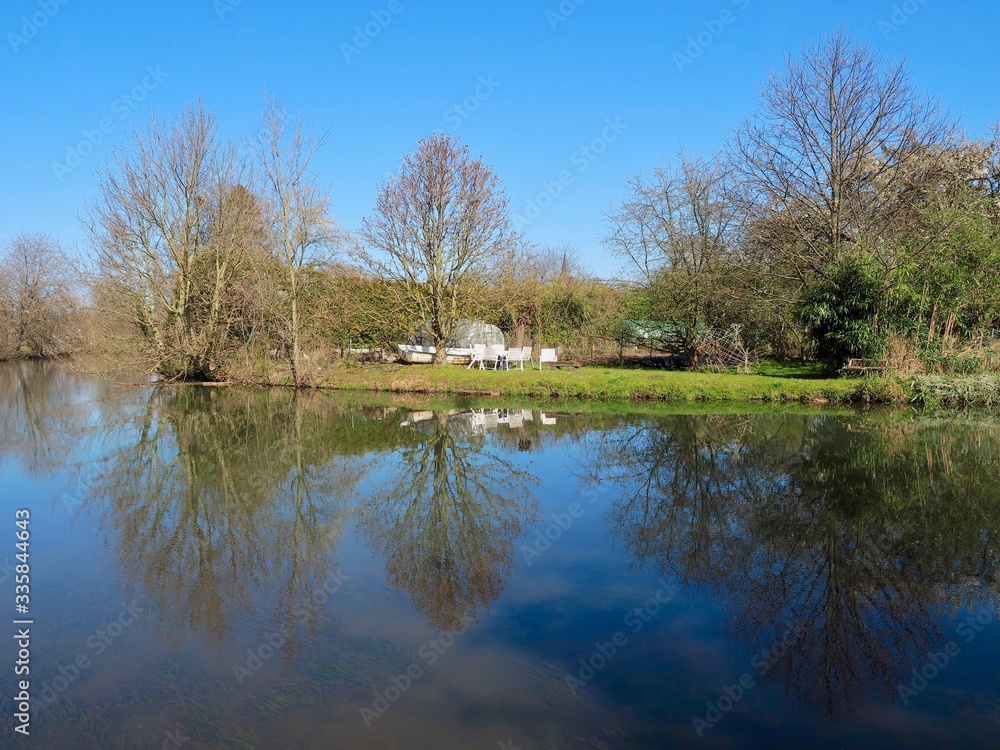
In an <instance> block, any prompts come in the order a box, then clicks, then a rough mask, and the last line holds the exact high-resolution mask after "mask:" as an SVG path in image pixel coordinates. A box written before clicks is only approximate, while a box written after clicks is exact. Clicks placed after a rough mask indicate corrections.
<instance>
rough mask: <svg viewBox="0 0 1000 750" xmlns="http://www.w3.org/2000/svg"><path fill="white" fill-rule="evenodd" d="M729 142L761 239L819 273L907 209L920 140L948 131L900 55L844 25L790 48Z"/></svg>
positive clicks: (874, 242)
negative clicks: (892, 57) (885, 52)
mask: <svg viewBox="0 0 1000 750" xmlns="http://www.w3.org/2000/svg"><path fill="white" fill-rule="evenodd" d="M758 102H759V109H758V111H757V112H756V113H754V114H752V115H751V116H750V117H749V118H748V119H747V120H746V121H745V122H744V123H743V125H742V126H741V128H739V129H738V130H737V132H736V134H735V136H734V138H733V147H734V151H735V154H736V156H737V162H738V165H739V167H740V170H741V175H740V176H741V178H742V180H743V181H744V182H745V184H746V185H748V187H749V190H750V198H751V200H750V201H749V205H750V208H751V209H752V213H751V218H754V219H758V220H760V219H764V218H767V217H773V216H774V215H775V214H777V215H779V216H780V221H774V220H771V221H758V222H757V224H756V228H757V229H758V231H765V230H768V229H770V230H773V232H772V233H771V234H770V235H768V236H767V237H764V238H762V239H763V241H764V242H766V243H767V244H768V245H769V246H770V247H772V248H773V250H774V251H775V252H777V253H781V254H784V256H785V260H786V261H787V262H788V263H789V264H790V265H791V266H792V267H793V268H794V269H795V270H796V272H797V273H798V274H799V275H800V276H801V277H803V278H804V279H808V278H809V277H811V276H812V275H814V274H822V273H823V271H824V269H825V268H826V267H827V266H828V264H829V263H830V262H831V261H834V260H837V259H838V258H840V257H841V256H842V255H843V254H844V253H845V252H847V251H851V250H853V251H861V252H865V251H869V252H870V251H872V250H873V249H875V248H876V247H878V245H879V243H880V241H881V240H883V239H884V238H885V236H886V233H887V232H889V231H890V229H891V227H892V226H893V224H894V222H896V220H897V218H898V217H899V215H900V214H901V213H902V212H904V211H905V210H906V208H907V202H906V195H905V191H903V190H902V188H903V187H904V186H905V184H906V182H907V180H908V179H909V178H910V170H909V169H908V161H909V159H910V157H912V155H913V154H914V153H915V148H914V146H915V145H917V144H920V145H926V144H936V143H942V142H945V141H947V140H948V138H949V134H950V127H949V126H948V125H947V123H946V122H945V120H944V118H943V117H942V116H941V115H940V113H939V111H938V108H937V106H936V105H935V104H934V103H933V102H931V101H929V100H928V99H927V98H926V97H924V96H922V95H920V94H919V93H918V92H917V91H916V90H915V88H914V86H913V84H912V83H911V81H910V76H909V73H908V72H907V70H906V68H905V66H904V65H903V64H901V63H900V64H890V63H887V62H886V61H885V60H884V59H883V58H882V57H881V56H880V55H879V54H878V53H877V52H876V51H875V50H874V49H873V48H872V47H871V46H870V45H868V44H866V43H861V42H858V41H856V40H855V39H853V38H852V37H851V36H849V35H848V34H847V33H846V32H843V31H841V32H838V33H836V34H833V35H831V36H829V37H827V38H825V39H823V40H822V41H820V42H819V43H817V44H814V45H813V46H810V47H806V48H804V49H803V50H802V52H801V54H800V55H799V56H798V57H792V56H788V57H787V58H786V60H785V65H784V69H783V70H780V71H775V72H773V73H772V74H771V75H770V77H769V78H768V80H767V81H766V82H765V83H764V84H763V85H762V86H761V87H760V90H759V97H758Z"/></svg>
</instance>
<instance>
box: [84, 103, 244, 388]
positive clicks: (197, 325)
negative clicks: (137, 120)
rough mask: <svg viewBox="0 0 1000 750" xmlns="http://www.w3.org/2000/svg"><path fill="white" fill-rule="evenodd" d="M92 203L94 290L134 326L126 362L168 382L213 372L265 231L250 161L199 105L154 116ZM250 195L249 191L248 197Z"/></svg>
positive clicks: (100, 182)
mask: <svg viewBox="0 0 1000 750" xmlns="http://www.w3.org/2000/svg"><path fill="white" fill-rule="evenodd" d="M96 178H97V188H98V196H97V198H96V199H95V200H94V201H93V202H92V203H91V204H90V205H89V207H88V219H87V228H88V230H89V234H90V239H91V245H92V247H93V249H94V255H95V258H94V259H95V266H96V277H95V278H94V296H95V298H96V300H97V302H98V305H99V307H100V308H101V310H102V312H103V313H104V314H105V315H106V316H110V318H111V319H112V320H113V321H115V323H114V325H113V326H111V328H112V329H113V330H112V333H111V334H109V335H118V334H121V333H125V332H127V336H128V342H127V343H126V344H123V345H122V346H121V347H120V349H121V351H122V352H123V353H124V352H127V353H128V356H129V358H130V360H131V361H130V362H129V363H128V364H130V365H132V366H141V367H143V368H145V369H148V370H149V371H150V372H156V373H158V374H160V375H162V376H164V377H167V378H194V379H210V378H212V377H214V373H215V371H216V366H217V364H218V363H219V361H220V359H221V357H222V354H223V352H224V347H225V345H226V343H227V340H228V334H229V329H228V319H227V305H228V304H229V301H230V292H231V291H232V284H233V279H234V275H235V273H236V271H237V270H238V268H239V267H240V265H241V264H244V263H245V262H246V261H247V258H248V255H247V247H248V245H249V244H250V243H251V242H253V241H256V238H257V237H259V233H260V211H259V207H258V206H257V203H256V201H254V200H250V199H248V198H247V196H246V193H245V191H242V190H241V189H240V187H239V186H240V185H241V184H242V183H243V182H244V181H245V174H244V166H243V164H242V162H241V160H240V158H239V156H238V154H237V152H236V150H235V149H234V148H233V146H232V145H231V144H225V143H222V142H220V140H219V138H218V135H217V128H216V122H215V118H214V116H212V115H211V114H209V113H208V112H206V111H205V110H204V108H203V107H202V105H201V103H200V102H199V103H197V104H194V105H191V106H189V107H187V108H186V109H185V110H183V111H182V112H181V113H180V114H179V115H178V116H177V117H176V118H174V120H173V121H172V122H164V121H163V120H162V119H161V118H159V117H157V116H156V115H153V116H152V117H151V118H150V120H149V121H148V122H147V123H146V124H145V125H142V126H139V127H137V128H136V130H135V131H134V132H133V134H132V136H131V137H130V139H129V140H128V141H127V142H126V144H125V145H124V146H123V147H122V148H121V149H119V150H118V151H116V152H115V153H114V155H113V156H112V157H111V158H110V160H109V162H108V163H107V164H105V165H102V167H101V168H100V169H99V170H98V172H97V175H96ZM241 196H242V197H241Z"/></svg>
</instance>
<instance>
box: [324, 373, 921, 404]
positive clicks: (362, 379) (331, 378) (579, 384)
mask: <svg viewBox="0 0 1000 750" xmlns="http://www.w3.org/2000/svg"><path fill="white" fill-rule="evenodd" d="M311 385H313V386H315V387H319V388H324V389H333V390H351V391H370V392H379V393H416V394H440V395H447V396H481V397H493V398H501V397H502V398H507V397H518V398H541V399H588V400H590V399H594V400H608V401H633V402H634V401H661V402H685V401H688V402H723V403H724V402H746V403H752V402H760V403H815V404H856V403H858V404H876V403H877V404H905V403H910V401H911V400H912V396H913V390H912V388H911V387H910V386H909V385H908V383H906V382H905V381H903V380H900V379H897V378H892V377H866V378H821V377H815V376H813V375H810V376H806V377H796V376H776V375H763V374H761V375H737V374H729V373H703V372H676V371H669V372H664V371H648V370H627V369H616V368H606V367H581V368H579V369H576V370H555V369H551V370H549V369H547V370H545V371H543V372H539V371H538V370H526V371H525V372H521V371H520V370H515V371H511V372H503V371H500V372H494V371H492V370H487V371H480V370H466V369H464V368H460V367H431V366H412V365H410V366H408V365H341V366H337V367H334V368H330V369H329V370H328V371H327V372H326V373H324V374H323V376H322V377H321V378H319V379H317V380H316V381H314V382H313V383H311Z"/></svg>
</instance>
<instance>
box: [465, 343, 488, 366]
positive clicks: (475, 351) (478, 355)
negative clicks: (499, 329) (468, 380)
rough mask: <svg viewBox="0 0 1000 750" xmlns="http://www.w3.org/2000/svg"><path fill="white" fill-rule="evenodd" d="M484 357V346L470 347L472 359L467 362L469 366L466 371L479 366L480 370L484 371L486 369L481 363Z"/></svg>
mask: <svg viewBox="0 0 1000 750" xmlns="http://www.w3.org/2000/svg"><path fill="white" fill-rule="evenodd" d="M485 357H486V344H473V345H472V359H471V360H470V361H469V366H468V367H466V368H465V369H466V370H470V369H472V366H473V365H479V369H480V370H485V369H486V367H485V366H484V364H483V361H484V359H485Z"/></svg>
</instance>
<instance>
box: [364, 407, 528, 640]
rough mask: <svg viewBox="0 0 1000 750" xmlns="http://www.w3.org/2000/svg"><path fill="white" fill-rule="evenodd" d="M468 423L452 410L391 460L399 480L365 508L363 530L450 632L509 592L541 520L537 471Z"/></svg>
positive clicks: (396, 581)
mask: <svg viewBox="0 0 1000 750" xmlns="http://www.w3.org/2000/svg"><path fill="white" fill-rule="evenodd" d="M467 422H468V423H470V424H471V422H470V420H469V419H468V418H467V415H462V414H456V415H452V416H450V417H449V416H448V415H447V414H444V413H437V414H435V415H434V416H433V418H432V419H427V420H423V421H421V422H419V423H418V424H417V427H418V429H419V431H420V434H422V435H423V439H421V440H420V441H419V442H417V443H416V444H414V445H411V446H407V447H404V448H402V449H401V450H400V452H399V454H398V456H395V457H393V458H392V459H391V460H390V461H389V462H387V464H386V467H385V470H386V471H388V472H389V474H390V476H389V478H388V479H387V480H386V481H385V483H384V485H383V486H381V487H379V488H377V490H376V492H374V493H373V494H372V495H371V496H370V497H368V498H365V499H363V501H362V505H361V521H360V528H361V529H362V531H363V532H364V534H365V535H366V536H367V537H368V539H369V540H370V542H371V545H372V547H373V548H374V549H375V550H376V552H377V554H379V555H381V556H383V557H385V558H386V560H387V563H386V565H387V570H388V576H389V582H390V583H391V584H392V585H393V586H396V587H398V588H400V589H402V590H404V591H406V592H408V593H409V595H410V596H411V598H412V599H413V602H414V604H415V606H416V607H417V608H418V609H419V610H421V611H422V612H424V613H425V615H426V616H427V618H428V620H429V621H430V622H431V623H432V624H433V625H434V626H435V627H439V628H441V629H443V630H456V629H460V628H461V627H462V624H463V622H465V621H467V620H468V619H469V618H473V617H475V615H476V612H477V610H478V608H479V607H481V606H483V607H485V606H487V605H489V603H490V602H492V601H493V600H494V599H496V598H497V597H498V596H499V595H500V592H501V591H502V590H503V585H504V581H505V579H506V577H507V576H508V575H509V572H510V568H511V562H512V559H513V553H514V541H515V540H516V538H517V536H518V535H519V534H520V533H521V529H522V526H523V524H524V523H526V522H527V523H530V522H531V520H532V518H533V516H534V501H533V499H532V497H531V494H530V490H529V486H530V484H531V483H532V479H531V477H530V475H529V474H528V473H526V472H524V471H519V470H517V469H515V468H514V466H513V464H512V463H511V462H510V461H508V460H507V459H505V458H504V456H503V453H504V451H503V450H502V449H497V447H495V446H494V445H493V444H492V442H490V441H487V440H486V439H484V438H483V437H481V436H479V435H476V434H475V430H472V429H470V424H467Z"/></svg>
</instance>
